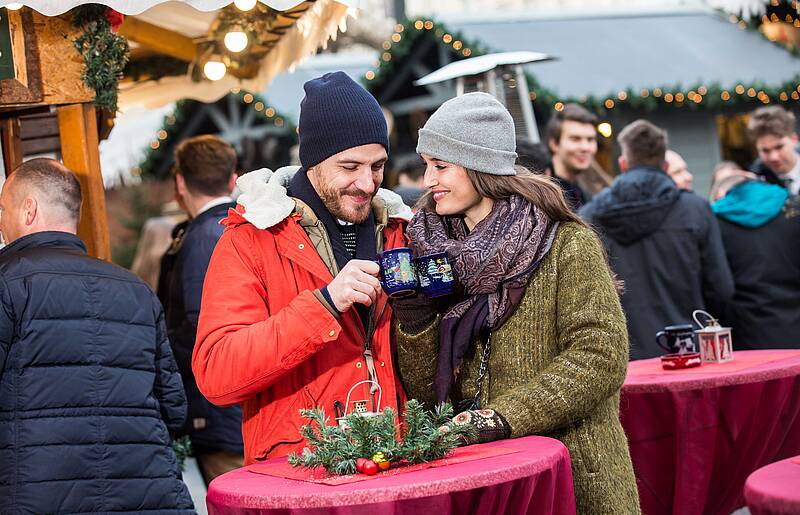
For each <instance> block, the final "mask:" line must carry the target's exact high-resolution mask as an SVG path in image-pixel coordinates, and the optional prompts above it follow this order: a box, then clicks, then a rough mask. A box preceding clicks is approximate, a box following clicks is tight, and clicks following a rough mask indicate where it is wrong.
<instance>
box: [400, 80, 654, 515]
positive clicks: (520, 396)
mask: <svg viewBox="0 0 800 515" xmlns="http://www.w3.org/2000/svg"><path fill="white" fill-rule="evenodd" d="M515 147H516V144H515V133H514V122H513V120H512V118H511V115H510V114H509V113H508V111H507V110H506V109H505V107H503V105H502V104H500V103H499V102H498V101H497V100H496V99H494V97H492V96H490V95H487V94H485V93H470V94H467V95H463V96H460V97H457V98H454V99H452V100H449V101H447V102H445V103H444V104H443V105H442V106H441V107H440V108H439V109H438V110H437V111H436V112H435V113H434V114H433V115H432V116H431V118H430V119H429V120H428V122H427V123H426V124H425V127H424V128H422V129H421V130H420V131H419V142H418V145H417V153H419V154H420V155H421V156H422V157H423V159H424V160H425V162H426V164H427V169H426V172H425V186H426V187H428V188H430V193H429V194H428V195H427V196H426V197H423V199H421V201H420V210H419V212H418V213H417V215H416V216H415V217H414V219H413V220H412V221H411V223H410V224H409V226H408V229H407V235H408V236H409V239H410V240H411V246H412V248H414V250H415V252H416V253H417V255H426V254H432V253H435V252H442V251H446V252H447V253H448V256H449V258H450V261H451V264H452V266H453V268H454V270H455V272H456V277H457V279H458V282H459V292H458V293H456V294H455V295H453V298H452V299H449V303H448V305H447V306H444V307H441V306H440V309H435V308H434V306H433V304H432V303H430V302H429V301H426V299H425V298H424V297H422V296H417V297H414V298H411V299H399V300H396V301H394V303H393V308H394V312H395V314H396V316H397V320H398V321H399V328H398V331H397V344H398V357H399V363H400V371H401V374H402V376H403V383H404V385H405V386H406V390H407V393H408V396H409V398H417V399H419V400H421V401H424V402H426V403H427V404H429V405H431V404H433V403H436V402H442V401H446V400H451V401H452V402H453V403H454V405H455V406H456V407H457V410H458V411H461V412H460V413H459V415H457V416H456V418H455V421H456V423H463V424H472V425H474V426H475V427H476V429H477V433H476V434H477V438H476V439H475V440H474V442H485V441H490V440H496V439H500V438H509V437H511V438H515V437H521V436H528V435H544V436H551V437H554V438H558V439H559V440H561V441H562V442H564V444H565V445H566V446H567V447H568V448H569V450H570V456H571V459H572V472H573V480H574V484H575V497H576V501H577V508H578V509H577V512H578V513H581V514H587V513H598V514H600V513H602V514H605V515H608V514H630V513H638V512H639V499H638V494H637V491H636V480H635V478H634V474H633V467H632V465H631V459H630V455H629V453H628V444H627V440H626V437H625V433H624V432H623V430H622V426H621V425H620V422H619V391H620V388H621V386H622V383H623V381H624V379H625V373H626V371H627V365H628V335H627V330H626V326H625V317H624V315H623V313H622V308H621V307H620V302H619V296H618V293H617V290H616V288H615V285H614V281H613V279H612V274H611V272H610V270H609V267H608V264H607V262H606V258H605V254H604V252H603V249H602V247H601V244H600V242H599V240H598V239H597V237H596V236H595V234H594V233H593V232H592V230H591V229H589V228H588V227H587V226H586V225H585V224H584V223H583V222H582V221H581V220H580V219H579V218H578V217H577V216H576V215H575V214H574V213H573V212H572V211H571V210H570V209H569V207H568V206H567V204H566V202H565V200H564V197H563V194H562V193H561V190H560V188H559V187H558V186H557V185H556V184H555V183H553V182H552V181H551V179H550V178H548V177H544V176H541V175H534V174H533V173H531V172H529V171H527V170H525V169H524V168H520V167H517V166H515V160H516V157H517V154H516V152H515ZM474 442H471V443H474Z"/></svg>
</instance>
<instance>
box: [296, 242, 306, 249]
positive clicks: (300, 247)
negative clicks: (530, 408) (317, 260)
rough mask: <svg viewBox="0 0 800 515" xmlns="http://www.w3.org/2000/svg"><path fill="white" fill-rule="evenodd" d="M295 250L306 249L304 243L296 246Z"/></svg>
mask: <svg viewBox="0 0 800 515" xmlns="http://www.w3.org/2000/svg"><path fill="white" fill-rule="evenodd" d="M297 248H298V249H300V250H303V249H304V248H306V246H305V244H304V243H301V244H300V245H298V246H297Z"/></svg>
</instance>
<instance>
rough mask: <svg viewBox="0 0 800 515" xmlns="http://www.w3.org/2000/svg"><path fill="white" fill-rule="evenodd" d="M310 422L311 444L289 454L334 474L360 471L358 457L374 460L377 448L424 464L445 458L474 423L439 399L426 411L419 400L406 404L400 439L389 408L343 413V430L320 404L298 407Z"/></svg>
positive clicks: (306, 429) (297, 463) (393, 458)
mask: <svg viewBox="0 0 800 515" xmlns="http://www.w3.org/2000/svg"><path fill="white" fill-rule="evenodd" d="M300 414H301V415H302V416H303V418H306V419H308V420H309V421H310V422H309V423H308V424H306V425H304V426H303V427H302V428H300V434H301V436H302V437H303V438H305V439H306V442H307V446H306V447H305V448H304V449H303V451H302V452H301V453H299V454H297V453H292V454H290V455H289V464H290V465H292V466H294V467H308V468H314V467H323V468H325V470H326V471H327V472H328V473H330V474H337V475H344V474H353V473H355V472H356V460H357V459H358V458H366V459H370V458H371V457H373V456H375V455H376V454H378V453H382V454H383V456H384V457H385V458H386V459H387V460H388V461H390V462H393V463H398V462H407V463H409V464H414V463H424V462H427V461H433V460H437V459H441V458H444V457H445V456H447V455H448V454H450V452H451V451H452V450H453V449H455V448H456V447H457V446H458V445H459V443H460V440H461V438H462V437H463V436H468V435H470V433H471V432H473V431H474V428H473V427H472V426H469V425H462V426H457V425H455V424H453V422H452V419H453V407H452V406H451V405H450V404H441V405H439V406H437V407H436V408H435V409H434V411H433V412H429V411H426V410H425V409H424V408H423V406H422V404H420V403H419V401H416V400H413V399H412V400H410V401H408V402H407V403H406V406H405V413H404V414H403V421H402V424H401V427H403V428H404V434H403V437H402V439H400V440H398V438H397V436H398V435H397V427H396V426H395V424H394V418H395V413H394V411H393V410H392V409H390V408H386V409H385V410H384V411H383V413H381V414H380V415H378V416H373V417H364V416H361V415H359V414H357V413H351V414H349V415H347V416H346V417H345V419H344V420H345V426H346V427H347V429H343V428H341V427H339V426H338V425H335V426H329V425H327V423H328V421H329V420H328V418H327V417H325V412H324V410H322V409H321V408H315V409H311V410H300Z"/></svg>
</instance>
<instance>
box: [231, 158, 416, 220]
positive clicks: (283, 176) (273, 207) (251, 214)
mask: <svg viewBox="0 0 800 515" xmlns="http://www.w3.org/2000/svg"><path fill="white" fill-rule="evenodd" d="M299 169H300V167H299V166H284V167H283V168H278V169H277V170H276V171H274V172H273V171H272V170H270V169H269V168H260V169H258V170H253V171H252V172H250V173H246V174H244V175H242V176H241V177H239V178H238V179H237V180H236V186H238V188H239V190H240V191H241V192H242V193H241V195H240V196H239V198H238V202H239V204H241V205H242V206H244V209H245V212H244V214H243V215H242V216H243V217H244V218H245V220H247V221H248V222H250V223H251V224H253V225H255V226H256V227H258V228H259V229H266V228H268V227H272V226H273V225H277V224H278V223H280V222H281V221H282V220H284V219H285V218H286V217H287V216H289V215H290V214H291V213H292V211H294V209H295V202H294V199H292V197H290V196H289V193H288V192H287V191H286V187H287V186H288V185H289V181H291V179H292V177H293V176H294V174H295V173H297V171H298V170H299ZM378 197H380V198H381V199H383V201H384V202H386V207H387V209H388V210H389V216H390V217H394V218H401V219H403V220H405V221H409V220H411V218H412V217H413V216H414V213H412V212H411V208H409V207H408V206H407V205H405V204H404V203H403V199H402V198H400V195H398V194H397V193H395V192H393V191H390V190H387V189H383V188H380V189H379V190H378Z"/></svg>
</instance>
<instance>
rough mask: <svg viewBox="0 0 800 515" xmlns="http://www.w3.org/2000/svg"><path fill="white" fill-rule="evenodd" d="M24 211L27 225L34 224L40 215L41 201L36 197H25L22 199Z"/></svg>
mask: <svg viewBox="0 0 800 515" xmlns="http://www.w3.org/2000/svg"><path fill="white" fill-rule="evenodd" d="M22 212H23V213H24V215H25V220H24V223H25V225H33V223H34V222H35V221H36V218H37V216H39V202H38V201H37V200H36V199H35V198H34V197H25V200H23V201H22Z"/></svg>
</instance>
